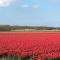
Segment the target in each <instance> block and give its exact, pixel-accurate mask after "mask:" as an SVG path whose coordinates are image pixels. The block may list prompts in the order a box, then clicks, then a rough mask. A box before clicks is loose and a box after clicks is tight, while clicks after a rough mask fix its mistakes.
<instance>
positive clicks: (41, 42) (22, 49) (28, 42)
mask: <svg viewBox="0 0 60 60" xmlns="http://www.w3.org/2000/svg"><path fill="white" fill-rule="evenodd" d="M5 53H6V54H15V55H17V56H27V55H34V56H35V55H36V56H37V57H35V58H37V59H36V60H39V59H40V60H43V59H44V58H45V57H49V58H52V57H53V58H54V57H57V56H60V32H0V54H5ZM33 60H34V58H33Z"/></svg>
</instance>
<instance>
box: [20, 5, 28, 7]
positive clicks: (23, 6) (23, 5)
mask: <svg viewBox="0 0 60 60" xmlns="http://www.w3.org/2000/svg"><path fill="white" fill-rule="evenodd" d="M21 7H22V8H28V7H29V5H22V6H21Z"/></svg>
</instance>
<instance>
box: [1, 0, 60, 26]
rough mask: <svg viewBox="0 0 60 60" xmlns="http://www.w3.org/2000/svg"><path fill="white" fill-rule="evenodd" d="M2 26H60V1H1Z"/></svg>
mask: <svg viewBox="0 0 60 60" xmlns="http://www.w3.org/2000/svg"><path fill="white" fill-rule="evenodd" d="M0 24H9V25H23V26H24V25H30V26H32V25H33V26H60V0H0Z"/></svg>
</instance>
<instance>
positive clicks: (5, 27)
mask: <svg viewBox="0 0 60 60" xmlns="http://www.w3.org/2000/svg"><path fill="white" fill-rule="evenodd" d="M23 29H35V30H60V27H47V26H10V25H0V31H11V30H23Z"/></svg>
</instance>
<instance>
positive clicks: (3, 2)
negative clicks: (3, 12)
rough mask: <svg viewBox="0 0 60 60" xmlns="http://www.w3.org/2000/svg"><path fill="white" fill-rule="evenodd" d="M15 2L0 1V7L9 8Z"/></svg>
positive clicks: (8, 0) (11, 0) (10, 0)
mask: <svg viewBox="0 0 60 60" xmlns="http://www.w3.org/2000/svg"><path fill="white" fill-rule="evenodd" d="M12 2H13V0H0V7H8V6H9V5H10V4H11V3H12Z"/></svg>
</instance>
